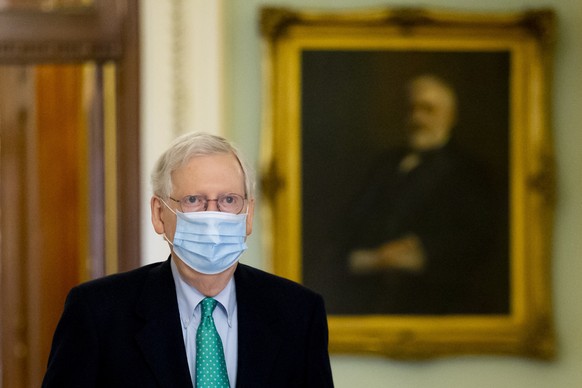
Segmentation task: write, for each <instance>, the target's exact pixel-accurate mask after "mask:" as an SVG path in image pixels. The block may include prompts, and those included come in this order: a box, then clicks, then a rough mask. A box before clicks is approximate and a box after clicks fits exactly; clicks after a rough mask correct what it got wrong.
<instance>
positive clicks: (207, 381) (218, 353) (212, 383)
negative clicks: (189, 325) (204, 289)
mask: <svg viewBox="0 0 582 388" xmlns="http://www.w3.org/2000/svg"><path fill="white" fill-rule="evenodd" d="M216 303H217V302H216V300H214V299H212V298H206V299H204V300H203V301H202V302H201V307H202V319H201V320H200V326H198V331H197V332H196V388H206V387H226V388H228V387H229V384H228V374H227V372H226V362H225V361H224V352H223V350H222V341H221V340H220V336H219V335H218V332H217V331H216V326H214V319H213V318H212V312H213V311H214V308H215V307H216Z"/></svg>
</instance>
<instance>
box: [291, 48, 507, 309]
mask: <svg viewBox="0 0 582 388" xmlns="http://www.w3.org/2000/svg"><path fill="white" fill-rule="evenodd" d="M424 73H431V74H435V75H438V76H440V77H442V78H444V79H446V80H447V81H448V82H450V83H451V84H452V85H453V87H454V88H455V90H456V92H457V96H458V107H459V120H458V125H457V128H456V130H455V132H454V135H453V137H454V139H455V141H456V143H457V144H458V145H459V146H460V147H461V148H462V149H464V150H465V151H467V152H468V153H470V154H471V155H472V156H473V157H474V159H476V160H477V161H479V162H480V163H482V164H483V165H484V166H485V171H486V174H487V179H489V181H490V183H491V186H492V190H493V191H494V192H495V194H496V197H497V204H498V209H499V214H500V215H501V216H500V217H499V220H498V226H499V228H498V231H497V239H496V243H495V246H494V247H492V250H491V252H492V253H491V255H490V256H491V257H490V258H489V259H488V260H486V261H485V262H484V263H483V265H482V267H481V268H478V269H476V272H478V276H475V274H467V276H475V279H476V280H475V281H478V282H481V283H480V284H478V285H476V287H477V288H479V289H480V292H479V298H480V299H479V300H475V304H476V305H477V306H479V308H478V311H479V312H480V313H483V314H496V313H501V314H507V313H509V308H510V304H509V300H510V297H509V289H510V287H509V248H508V245H509V239H508V236H509V223H508V198H509V197H508V194H509V168H508V166H509V164H508V160H509V159H508V157H509V118H510V109H509V104H510V100H509V99H510V94H509V79H510V55H509V53H508V52H443V51H438V52H437V51H396V50H381V51H359V50H351V51H348V50H346V51H339V50H305V51H304V52H303V54H302V59H301V90H302V95H301V112H300V114H301V141H302V153H303V154H302V155H301V156H302V159H301V160H302V244H303V245H302V268H303V274H302V275H303V283H304V284H305V285H307V286H308V287H310V288H312V289H314V290H316V291H318V292H320V293H322V294H323V296H324V298H325V300H326V304H327V308H328V312H329V313H330V314H336V313H341V314H346V313H347V314H349V313H350V311H349V308H347V310H346V306H342V300H341V298H339V297H338V295H339V293H338V292H337V290H338V289H339V288H342V287H346V286H349V285H344V284H341V280H340V278H339V277H338V276H336V275H337V273H338V270H339V267H340V266H341V265H343V264H342V263H343V262H344V258H343V255H345V253H344V252H342V251H341V249H340V247H339V246H340V245H341V241H342V240H343V239H345V238H347V237H348V236H346V233H349V232H347V231H348V230H349V228H348V227H346V225H342V222H343V219H344V218H343V217H342V214H343V213H345V212H347V211H349V208H350V207H351V206H353V201H355V200H356V199H354V197H355V195H356V193H357V192H358V191H360V189H361V187H362V185H363V184H364V181H365V179H366V176H367V172H368V171H369V170H370V169H371V168H372V164H373V163H374V161H375V160H376V159H377V157H378V155H379V154H380V153H381V152H382V151H383V150H386V149H388V148H392V147H394V146H399V145H403V144H404V133H403V127H404V125H403V123H404V118H405V112H406V106H405V99H404V96H405V93H404V86H405V83H406V82H407V81H408V80H409V79H411V78H412V77H414V76H416V75H419V74H424ZM348 292H353V293H357V292H358V290H355V289H354V290H348ZM378 292H379V293H381V292H382V290H378Z"/></svg>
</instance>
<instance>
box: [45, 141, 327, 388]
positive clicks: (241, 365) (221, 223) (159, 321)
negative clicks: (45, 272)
mask: <svg viewBox="0 0 582 388" xmlns="http://www.w3.org/2000/svg"><path fill="white" fill-rule="evenodd" d="M152 183H153V191H154V195H153V197H152V199H151V218H152V224H153V227H154V229H155V231H156V232H157V233H159V234H160V235H162V236H163V237H164V238H165V239H166V240H167V242H168V244H169V246H170V249H171V255H170V258H169V259H168V260H166V261H164V262H160V263H156V264H151V265H148V266H145V267H142V268H139V269H137V270H134V271H131V272H128V273H123V274H118V275H113V276H109V277H105V278H102V279H98V280H94V281H91V282H89V283H86V284H83V285H80V286H78V287H76V288H74V289H73V290H72V291H71V292H70V294H69V296H68V298H67V302H66V304H65V310H64V312H63V315H62V317H61V320H60V322H59V325H58V327H57V330H56V332H55V336H54V340H53V346H52V350H51V355H50V359H49V363H48V370H47V372H46V375H45V379H44V382H43V387H59V388H66V387H98V386H99V387H108V388H109V387H168V388H170V387H172V388H175V387H192V386H195V387H331V386H333V381H332V375H331V368H330V362H329V356H328V350H327V344H328V339H327V335H328V332H327V323H326V313H325V309H324V304H323V300H322V298H321V297H320V296H319V295H317V294H315V293H313V292H312V291H310V290H308V289H306V288H304V287H302V286H300V285H298V284H295V283H293V282H291V281H288V280H285V279H282V278H279V277H276V276H274V275H270V274H267V273H265V272H262V271H260V270H257V269H254V268H251V267H249V266H246V265H244V264H240V263H239V258H240V256H241V254H242V253H243V251H244V250H245V249H246V244H245V241H246V238H247V236H248V235H250V234H251V231H252V224H253V210H254V198H253V182H252V177H251V173H250V171H249V169H248V167H247V165H246V163H245V162H244V160H243V159H242V158H241V155H240V154H239V153H238V151H237V150H236V149H235V148H234V147H233V146H232V145H230V144H229V143H228V142H227V141H226V140H225V139H223V138H221V137H217V136H213V135H208V134H203V133H197V134H188V135H184V136H182V137H180V138H178V139H177V140H176V141H175V142H174V143H173V144H172V145H171V146H170V148H169V149H168V150H167V151H166V152H165V153H164V154H163V155H162V156H161V157H160V159H159V161H158V163H157V165H156V167H155V170H154V172H153V174H152Z"/></svg>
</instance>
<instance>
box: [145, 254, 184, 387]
mask: <svg viewBox="0 0 582 388" xmlns="http://www.w3.org/2000/svg"><path fill="white" fill-rule="evenodd" d="M136 311H137V314H138V315H139V316H140V317H142V318H143V319H144V326H143V327H142V329H141V330H140V331H138V332H137V334H136V341H137V343H138V345H139V347H140V348H141V350H142V352H143V354H144V357H145V359H146V361H147V363H148V365H149V366H150V368H151V369H152V371H153V372H154V375H155V376H156V378H157V380H158V382H159V384H160V386H162V387H168V388H170V387H188V386H192V381H191V378H190V372H189V368H188V361H187V359H186V349H185V347H184V338H183V336H182V331H181V326H180V313H179V311H178V302H177V299H176V289H175V286H174V280H173V278H172V272H171V269H170V261H169V260H168V261H166V262H164V263H163V264H162V265H161V266H159V267H156V268H154V269H153V270H152V271H151V272H150V274H149V278H148V279H147V281H146V283H145V285H144V289H143V294H142V296H141V299H140V300H139V301H138V303H137V308H136Z"/></svg>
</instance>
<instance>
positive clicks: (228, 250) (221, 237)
mask: <svg viewBox="0 0 582 388" xmlns="http://www.w3.org/2000/svg"><path fill="white" fill-rule="evenodd" d="M166 206H167V205H166ZM170 210H172V209H170ZM172 211H173V210H172ZM173 212H174V211H173ZM174 213H175V214H176V216H177V220H176V232H175V233H174V241H173V242H171V241H170V240H169V239H168V238H167V237H166V240H168V242H169V243H170V244H171V245H172V246H173V250H174V253H175V254H176V255H177V256H178V257H179V258H180V259H181V260H182V261H183V262H184V263H185V264H186V265H188V266H189V267H190V268H192V269H194V270H196V271H198V272H200V273H203V274H208V275H212V274H217V273H221V272H223V271H225V270H227V269H228V268H230V267H232V266H233V265H234V264H235V263H236V262H237V261H238V259H239V257H240V256H241V255H242V253H243V252H244V251H245V250H246V249H247V245H246V243H245V240H246V221H247V215H246V214H231V213H223V212H215V211H204V212H191V213H182V212H174ZM164 237H165V236H164Z"/></svg>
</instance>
